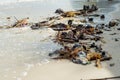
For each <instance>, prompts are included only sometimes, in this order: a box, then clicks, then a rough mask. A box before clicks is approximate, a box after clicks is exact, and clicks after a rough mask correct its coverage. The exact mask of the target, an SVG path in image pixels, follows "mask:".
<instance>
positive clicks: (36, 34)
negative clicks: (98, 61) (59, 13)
mask: <svg viewBox="0 0 120 80" xmlns="http://www.w3.org/2000/svg"><path fill="white" fill-rule="evenodd" d="M23 1H24V0H22V1H19V3H16V4H14V5H12V6H11V5H7V6H6V5H5V6H3V3H2V5H0V6H1V8H0V15H1V16H0V27H1V26H5V25H8V24H13V23H14V22H15V21H16V20H15V19H14V16H15V17H17V19H21V18H25V17H30V22H38V21H41V20H44V19H45V18H46V17H49V16H54V15H56V14H54V11H55V10H56V9H58V8H62V9H64V10H65V11H69V10H78V9H79V8H82V5H83V4H84V3H85V2H84V1H82V0H80V1H78V0H75V1H73V0H68V1H67V0H66V1H65V2H64V0H61V1H59V4H56V3H58V1H57V0H52V1H51V2H49V0H46V1H45V2H46V3H45V2H44V1H43V0H40V1H39V0H37V1H34V0H33V1H32V0H30V2H29V0H28V1H27V2H23ZM106 1H107V0H103V2H104V4H102V5H101V3H102V1H101V2H98V3H97V4H98V6H99V7H100V10H98V12H96V13H100V14H105V16H106V20H105V21H99V19H98V20H97V21H96V22H97V23H102V22H107V21H109V19H120V15H119V13H120V3H118V4H116V3H117V1H115V2H114V3H113V4H114V5H113V4H111V3H109V2H108V3H106V4H105V2H106ZM63 2H64V3H63ZM80 2H82V3H80ZM10 4H13V3H10ZM76 4H77V5H76ZM79 4H81V5H79ZM85 4H88V3H85ZM91 4H93V3H91ZM107 4H109V5H108V6H109V7H106V5H107ZM48 5H49V6H48ZM23 7H24V8H23ZM107 9H108V10H107ZM38 10H40V11H38ZM8 16H10V17H11V18H12V21H11V22H10V23H9V22H8V21H7V20H6V17H8ZM80 19H81V18H80ZM59 22H62V20H61V21H59ZM117 28H120V25H119V26H115V28H112V29H111V31H104V33H103V34H102V37H104V40H105V42H106V43H105V44H103V46H102V47H103V49H104V50H105V51H108V52H109V53H110V54H111V56H112V60H110V61H104V62H102V68H97V67H95V61H93V62H92V63H91V64H89V65H81V64H74V63H72V62H71V61H69V60H51V59H50V57H49V56H48V54H49V53H50V52H53V51H55V50H56V49H60V48H61V47H62V46H61V45H59V44H57V43H54V42H53V40H54V38H55V35H56V32H55V31H53V30H52V29H51V28H42V29H39V30H35V31H34V30H31V29H30V27H29V26H25V27H23V28H11V29H0V33H1V34H0V43H1V45H0V48H1V51H0V80H90V79H99V78H107V77H116V76H120V58H119V56H120V54H119V53H120V31H119V30H117ZM113 33H116V35H110V34H113ZM3 35H4V36H3ZM116 38H117V39H118V40H119V41H117V42H116V41H115V39H116ZM110 64H114V66H110ZM110 80H119V79H110Z"/></svg>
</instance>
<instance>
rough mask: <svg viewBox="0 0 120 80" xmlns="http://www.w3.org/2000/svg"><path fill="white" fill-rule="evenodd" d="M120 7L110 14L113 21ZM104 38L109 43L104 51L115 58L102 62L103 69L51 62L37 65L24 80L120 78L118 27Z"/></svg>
mask: <svg viewBox="0 0 120 80" xmlns="http://www.w3.org/2000/svg"><path fill="white" fill-rule="evenodd" d="M119 6H120V5H119V4H118V5H116V7H117V9H116V10H115V11H113V12H111V13H110V14H109V15H110V16H111V17H112V19H119V18H120V16H119V13H120V8H119ZM118 28H119V26H118ZM112 33H117V35H114V36H111V35H110V34H112ZM103 37H104V38H105V41H106V42H107V43H106V44H104V46H103V49H104V50H106V51H109V53H110V54H111V55H112V57H113V59H112V60H111V61H106V62H102V67H103V68H101V69H98V68H96V67H94V66H95V64H94V63H92V64H90V65H87V66H83V65H79V64H74V63H72V62H70V61H67V60H58V61H51V62H50V63H48V64H44V65H36V66H35V68H32V69H31V70H30V71H29V72H28V75H27V76H26V77H25V78H24V79H23V80H33V79H34V80H89V79H99V78H107V77H115V76H120V70H119V69H120V67H119V66H120V59H119V56H120V54H119V52H120V42H119V41H118V42H115V41H114V39H115V38H120V31H118V30H117V27H116V28H115V29H112V31H110V32H109V31H105V32H104V34H103ZM113 63H114V64H115V65H114V66H113V67H110V64H113ZM110 80H119V79H110Z"/></svg>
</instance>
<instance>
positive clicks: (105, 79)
mask: <svg viewBox="0 0 120 80" xmlns="http://www.w3.org/2000/svg"><path fill="white" fill-rule="evenodd" d="M118 78H120V76H116V77H107V78H99V79H88V80H109V79H118Z"/></svg>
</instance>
